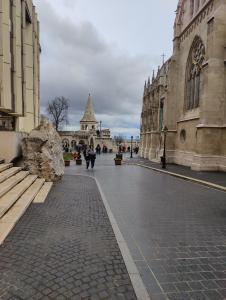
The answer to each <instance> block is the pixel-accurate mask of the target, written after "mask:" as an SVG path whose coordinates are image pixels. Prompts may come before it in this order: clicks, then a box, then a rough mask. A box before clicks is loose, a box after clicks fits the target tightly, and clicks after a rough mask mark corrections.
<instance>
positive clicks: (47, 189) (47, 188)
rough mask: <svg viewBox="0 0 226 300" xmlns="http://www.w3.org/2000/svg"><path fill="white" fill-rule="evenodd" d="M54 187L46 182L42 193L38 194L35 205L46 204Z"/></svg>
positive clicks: (41, 190)
mask: <svg viewBox="0 0 226 300" xmlns="http://www.w3.org/2000/svg"><path fill="white" fill-rule="evenodd" d="M52 186H53V183H52V182H45V183H44V184H43V186H42V188H41V189H40V191H39V192H38V194H37V195H36V197H35V199H34V201H33V203H44V202H45V200H46V198H47V196H48V194H49V192H50V190H51V188H52Z"/></svg>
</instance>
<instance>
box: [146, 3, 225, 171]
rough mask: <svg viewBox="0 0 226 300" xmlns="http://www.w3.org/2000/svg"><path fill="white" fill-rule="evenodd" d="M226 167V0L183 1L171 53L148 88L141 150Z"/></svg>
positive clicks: (199, 165)
mask: <svg viewBox="0 0 226 300" xmlns="http://www.w3.org/2000/svg"><path fill="white" fill-rule="evenodd" d="M165 126H166V127H167V129H168V131H167V137H166V158H167V161H168V162H170V163H176V164H181V165H185V166H189V167H191V168H192V169H193V170H222V171H226V0H180V1H179V4H178V7H177V12H176V20H175V25H174V40H173V54H172V56H171V57H170V59H169V60H167V61H166V62H165V63H164V64H163V66H162V67H161V68H159V70H158V72H157V74H156V75H153V78H152V80H150V79H148V81H147V83H145V87H144V96H143V109H142V114H141V147H140V155H141V156H142V157H145V158H148V159H150V160H154V161H159V160H160V157H161V156H162V153H163V140H164V134H163V128H164V127H165Z"/></svg>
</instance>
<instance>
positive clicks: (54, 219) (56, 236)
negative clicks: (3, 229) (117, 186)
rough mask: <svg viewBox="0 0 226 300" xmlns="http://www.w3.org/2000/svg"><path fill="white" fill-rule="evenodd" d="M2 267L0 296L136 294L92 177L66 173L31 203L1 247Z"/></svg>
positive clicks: (131, 296)
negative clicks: (39, 201) (38, 201)
mask: <svg viewBox="0 0 226 300" xmlns="http://www.w3.org/2000/svg"><path fill="white" fill-rule="evenodd" d="M0 268H1V279H3V278H4V280H1V279H0V299H2V297H5V298H4V299H7V297H8V299H13V297H14V298H15V299H29V300H30V299H45V298H46V299H54V300H57V299H59V300H61V299H62V300H63V299H79V300H81V299H95V297H96V299H111V298H112V299H114V297H115V299H130V300H135V299H136V295H135V293H134V290H133V287H132V284H131V281H130V278H129V275H128V272H127V270H126V267H125V264H124V262H123V258H122V255H121V252H120V250H119V247H118V244H117V242H116V239H115V236H114V233H113V230H112V227H111V224H110V222H109V219H108V216H107V213H106V210H105V207H104V205H103V202H102V199H101V197H100V194H99V191H98V189H97V186H96V183H95V181H94V180H93V179H92V178H89V177H81V176H76V177H75V176H65V177H64V178H63V180H62V181H61V182H59V183H58V184H57V185H56V186H54V187H53V188H52V190H51V192H50V194H49V195H48V197H47V199H46V201H45V203H44V204H41V205H37V204H32V205H31V206H30V207H29V209H28V210H27V211H26V213H25V215H24V216H23V217H22V218H21V220H20V221H19V223H18V224H17V226H16V227H15V228H14V230H13V231H12V232H11V234H10V235H9V236H8V238H7V240H6V242H5V243H4V244H3V246H1V247H0ZM109 270H110V271H109ZM13 287H14V288H13ZM91 293H92V294H93V295H92V294H91ZM119 295H121V296H119ZM98 297H99V298H98Z"/></svg>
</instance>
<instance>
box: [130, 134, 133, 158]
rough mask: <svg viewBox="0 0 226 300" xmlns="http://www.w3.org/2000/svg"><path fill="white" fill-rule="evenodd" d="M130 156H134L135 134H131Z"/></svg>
mask: <svg viewBox="0 0 226 300" xmlns="http://www.w3.org/2000/svg"><path fill="white" fill-rule="evenodd" d="M130 158H133V136H131V148H130Z"/></svg>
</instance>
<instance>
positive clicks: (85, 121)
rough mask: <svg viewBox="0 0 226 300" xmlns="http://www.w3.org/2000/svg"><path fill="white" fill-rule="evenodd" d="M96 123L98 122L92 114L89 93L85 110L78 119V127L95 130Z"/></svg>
mask: <svg viewBox="0 0 226 300" xmlns="http://www.w3.org/2000/svg"><path fill="white" fill-rule="evenodd" d="M97 124H98V122H97V119H96V117H95V114H94V110H93V103H92V99H91V95H90V94H89V97H88V101H87V104H86V110H85V113H84V116H83V118H82V119H81V121H80V128H81V130H86V131H90V130H97Z"/></svg>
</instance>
